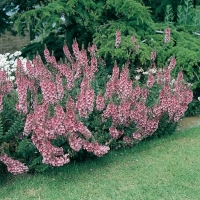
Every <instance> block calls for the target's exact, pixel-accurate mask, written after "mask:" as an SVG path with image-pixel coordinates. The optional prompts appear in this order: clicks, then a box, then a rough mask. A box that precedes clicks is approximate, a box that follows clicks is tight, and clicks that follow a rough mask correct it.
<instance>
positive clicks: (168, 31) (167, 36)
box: [164, 27, 171, 43]
mask: <svg viewBox="0 0 200 200" xmlns="http://www.w3.org/2000/svg"><path fill="white" fill-rule="evenodd" d="M170 32H171V31H170V28H169V27H168V28H166V30H165V39H164V40H165V43H169V42H170Z"/></svg>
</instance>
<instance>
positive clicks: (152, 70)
mask: <svg viewBox="0 0 200 200" xmlns="http://www.w3.org/2000/svg"><path fill="white" fill-rule="evenodd" d="M149 72H151V73H152V74H155V73H156V72H157V69H155V68H153V69H150V70H149Z"/></svg>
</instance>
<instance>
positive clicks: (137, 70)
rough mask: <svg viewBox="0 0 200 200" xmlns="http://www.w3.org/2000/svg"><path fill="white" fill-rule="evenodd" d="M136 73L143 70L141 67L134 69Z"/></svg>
mask: <svg viewBox="0 0 200 200" xmlns="http://www.w3.org/2000/svg"><path fill="white" fill-rule="evenodd" d="M135 71H136V72H137V73H139V72H143V71H144V70H143V69H142V68H140V69H136V70H135Z"/></svg>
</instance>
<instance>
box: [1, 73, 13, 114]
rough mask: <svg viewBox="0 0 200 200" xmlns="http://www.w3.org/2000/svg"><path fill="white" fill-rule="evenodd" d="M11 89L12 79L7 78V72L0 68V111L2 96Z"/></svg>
mask: <svg viewBox="0 0 200 200" xmlns="http://www.w3.org/2000/svg"><path fill="white" fill-rule="evenodd" d="M12 89H13V83H12V81H9V80H7V73H6V72H5V71H2V70H0V112H1V111H2V109H3V97H4V95H5V94H8V93H9V92H10V91H11V90H12Z"/></svg>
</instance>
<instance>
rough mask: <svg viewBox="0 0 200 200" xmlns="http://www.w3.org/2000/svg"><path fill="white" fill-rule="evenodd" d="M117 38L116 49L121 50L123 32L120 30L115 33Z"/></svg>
mask: <svg viewBox="0 0 200 200" xmlns="http://www.w3.org/2000/svg"><path fill="white" fill-rule="evenodd" d="M115 36H116V40H115V47H116V48H119V46H120V43H121V32H120V31H119V30H117V31H116V33H115Z"/></svg>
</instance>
